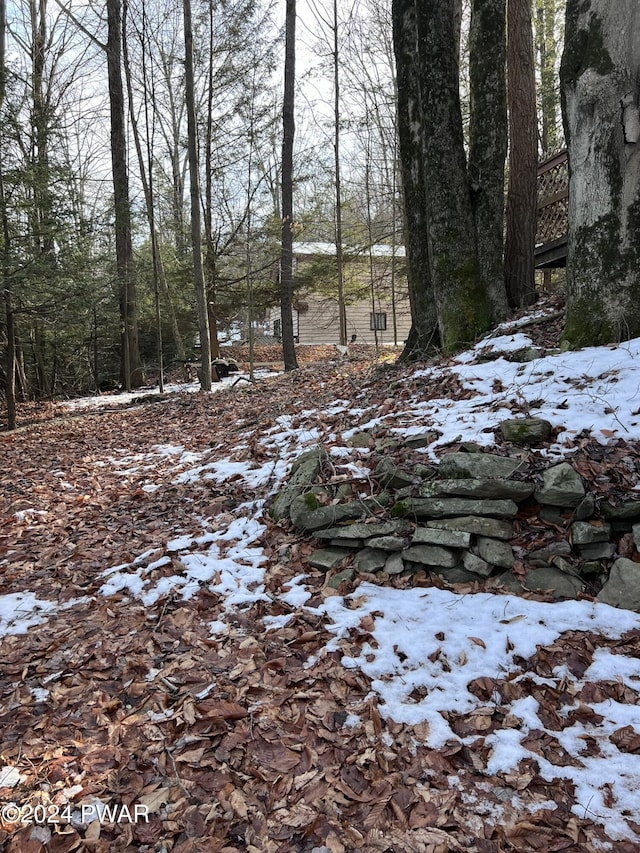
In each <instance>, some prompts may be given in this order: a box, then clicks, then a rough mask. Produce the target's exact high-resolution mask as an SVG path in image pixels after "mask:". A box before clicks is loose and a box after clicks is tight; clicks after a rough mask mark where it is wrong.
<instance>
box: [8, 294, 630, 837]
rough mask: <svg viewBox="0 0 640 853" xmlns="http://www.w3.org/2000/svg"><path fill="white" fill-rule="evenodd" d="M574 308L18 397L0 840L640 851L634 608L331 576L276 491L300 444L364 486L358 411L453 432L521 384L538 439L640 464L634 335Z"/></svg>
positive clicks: (600, 463)
mask: <svg viewBox="0 0 640 853" xmlns="http://www.w3.org/2000/svg"><path fill="white" fill-rule="evenodd" d="M556 308H557V306H554V305H544V306H541V307H540V309H539V310H538V311H537V312H535V313H534V315H533V316H532V318H531V320H533V321H535V322H530V321H527V320H525V321H524V323H525V324H526V325H523V326H521V327H520V328H518V327H517V326H513V327H510V328H505V329H503V330H500V331H499V333H498V334H497V335H495V334H494V336H493V337H492V338H491V339H487V340H486V341H484V342H481V343H480V344H478V346H477V347H476V348H474V349H473V350H470V351H469V352H468V353H465V354H462V356H460V357H458V359H455V360H454V359H446V360H445V359H443V360H442V361H441V362H438V363H430V364H428V365H426V364H423V365H412V366H399V367H396V366H394V365H391V364H389V363H388V362H387V363H381V362H380V360H379V359H375V358H372V357H371V353H370V352H368V351H366V352H365V351H364V350H362V349H360V348H357V349H354V350H352V351H351V352H350V354H349V356H348V357H341V356H338V355H337V354H336V353H335V351H334V350H331V351H327V352H324V353H322V355H324V358H323V360H322V361H315V360H314V361H312V363H309V364H305V365H304V366H302V367H301V369H300V370H299V371H295V372H293V373H290V374H286V375H279V376H270V377H265V378H262V379H259V380H258V381H257V382H255V383H248V382H244V381H241V382H237V383H235V384H233V383H232V382H225V383H224V387H220V386H218V392H217V393H214V394H201V393H190V392H189V389H183V390H181V391H173V392H172V393H168V394H165V395H164V396H162V397H161V396H160V395H157V392H155V393H156V398H155V399H152V398H151V397H147V398H145V399H144V400H142V401H138V402H135V401H134V402H131V401H127V405H117V400H116V398H115V397H114V398H113V399H112V400H110V401H109V402H108V403H107V404H106V406H105V404H104V400H105V399H106V398H102V399H101V400H98V401H95V402H94V403H93V404H92V405H91V407H86V408H84V409H79V408H77V407H76V408H70V407H68V406H63V405H62V404H55V405H53V404H52V405H47V406H42V407H40V408H38V409H36V408H33V407H30V409H29V410H28V411H26V410H24V409H23V411H22V415H23V417H24V419H25V420H24V421H23V424H22V426H21V428H20V429H19V430H18V431H17V432H16V433H13V434H0V449H1V453H2V458H3V465H2V471H1V473H0V490H1V495H0V578H1V583H2V586H1V593H2V594H1V595H0V643H1V652H2V658H1V660H2V664H1V666H0V849H1V850H3V851H7V853H18V851H19V853H36V851H41V850H47V851H57V853H63V852H64V853H66V851H76V850H77V851H85V850H86V851H96V853H101V851H105V853H106V851H158V853H160V851H174V853H196V852H199V851H201V852H202V853H216V851H222V853H231V851H245V850H249V851H254V853H258V851H265V853H289V851H291V852H292V853H293V852H294V851H300V853H312V851H315V853H327V852H328V853H373V852H374V851H382V853H384V851H391V853H396V851H399V853H402V852H403V851H411V853H412V852H413V851H415V853H422V851H426V853H445V851H469V853H474V851H476V853H498V852H499V851H500V853H501V852H502V851H512V850H513V851H537V850H544V851H548V852H549V853H551V851H589V852H590V851H603V850H611V851H616V853H631V851H640V795H639V794H638V791H639V790H640V662H639V658H640V615H638V614H635V613H631V612H630V611H623V610H616V609H614V608H610V607H608V606H607V605H604V604H595V603H594V601H593V598H592V597H590V596H588V595H587V596H584V599H583V600H581V601H571V602H555V603H552V599H551V598H550V597H546V596H544V595H538V594H537V595H531V596H529V597H527V598H517V597H515V596H511V595H506V594H504V593H501V592H500V591H498V590H497V589H492V588H491V587H490V585H489V586H486V585H485V586H483V587H480V585H466V586H457V587H456V586H454V587H447V586H445V585H444V584H443V583H436V582H435V581H434V580H433V579H432V578H430V577H429V576H427V575H426V574H424V573H423V574H422V575H420V576H413V577H411V578H408V577H405V576H404V575H403V576H399V577H397V578H392V579H388V580H387V582H386V584H382V583H381V582H380V580H379V579H377V578H376V577H375V576H367V577H366V578H359V579H356V581H355V582H353V583H351V584H347V585H346V586H345V585H343V586H341V587H340V588H339V589H334V588H332V587H330V586H329V585H327V578H326V577H325V575H324V574H323V573H321V572H319V571H317V570H315V569H311V568H309V566H308V564H307V562H306V559H305V558H306V557H307V556H308V555H309V553H310V552H311V551H312V550H314V547H315V546H314V544H313V541H312V540H311V538H310V537H305V536H303V535H301V534H299V533H297V532H295V531H294V530H292V529H291V528H289V527H288V526H287V524H285V523H283V524H275V523H274V522H273V521H271V520H270V519H269V517H268V514H267V513H266V511H265V506H266V505H268V501H269V499H270V498H271V497H272V496H273V494H274V493H275V491H277V489H278V488H279V487H281V485H282V484H283V483H284V482H286V478H287V473H288V471H289V468H290V465H291V462H292V461H293V459H295V457H296V456H297V455H298V454H299V453H301V452H303V451H304V450H306V449H308V448H310V447H314V446H317V445H318V444H321V445H322V446H323V447H325V448H326V449H327V451H328V452H329V455H330V458H331V460H332V465H333V478H334V481H335V482H342V483H345V484H346V483H350V484H351V485H352V488H353V489H354V490H355V491H359V492H361V491H363V490H364V491H367V490H368V492H369V493H372V491H374V490H375V483H374V482H373V480H372V477H371V472H372V470H373V468H374V467H375V460H376V455H375V450H374V449H373V448H366V447H365V448H356V447H353V446H352V443H351V440H350V439H351V438H352V437H353V435H354V434H355V433H357V432H359V431H362V430H366V429H372V428H375V429H376V434H379V435H383V434H385V432H386V433H387V434H389V435H391V434H397V435H400V436H401V435H411V434H415V433H416V432H424V431H425V430H428V429H429V430H431V429H432V430H434V432H435V433H436V434H437V435H438V439H437V440H436V441H434V443H433V445H432V446H431V447H428V448H425V450H424V453H425V455H426V456H428V457H429V458H431V459H434V460H435V459H437V457H438V455H439V454H440V453H442V452H443V451H444V450H446V449H456V448H457V447H459V446H460V445H461V443H462V442H467V441H472V440H474V441H477V442H478V443H480V444H482V445H483V446H486V447H490V446H492V445H494V444H498V445H499V444H500V441H501V439H500V435H499V430H498V429H497V426H498V424H499V422H500V420H501V419H502V418H504V417H508V416H509V414H510V413H513V412H514V411H515V412H517V413H519V414H522V413H523V412H527V413H533V414H536V415H540V416H542V417H546V418H548V419H549V420H551V422H552V423H553V424H554V428H555V429H554V437H553V440H552V444H550V445H548V446H547V447H545V448H542V449H539V450H536V451H531V452H530V453H529V456H530V459H529V461H530V462H531V464H532V466H533V467H534V468H535V467H536V466H538V469H539V467H540V465H542V464H543V463H544V464H546V463H548V462H549V460H552V461H553V460H557V459H559V458H562V457H563V456H574V457H575V458H576V459H577V460H578V463H577V464H579V466H580V471H581V473H583V476H585V477H587V478H590V477H591V478H593V481H594V482H596V481H600V480H601V481H602V483H603V484H604V485H602V489H603V490H605V491H603V494H602V496H603V498H606V497H609V496H613V498H615V497H616V496H619V495H623V494H624V495H628V493H633V492H634V491H635V490H637V488H638V479H640V456H639V453H638V448H639V447H640V417H639V416H638V414H639V409H640V390H639V389H640V358H639V355H640V341H635V342H629V343H627V344H625V345H622V346H620V347H609V348H602V349H600V350H585V351H583V352H581V353H564V354H562V353H559V352H557V351H555V350H554V349H553V347H555V346H556V345H557V343H558V337H559V331H560V325H561V318H560V317H559V315H558V314H557V312H556ZM529 346H530V347H533V348H534V349H536V358H535V359H534V360H533V361H531V362H529V363H528V364H525V365H522V364H515V363H513V362H512V361H509V360H508V358H505V357H504V356H505V355H507V356H508V354H509V352H512V351H513V350H515V349H517V348H518V347H520V348H521V347H529ZM491 353H492V355H491ZM264 356H265V357H264V358H261V359H260V360H261V361H264V362H271V361H274V360H275V359H270V358H267V357H266V356H267V354H264ZM232 379H233V377H232ZM234 382H235V380H234ZM190 390H191V391H193V388H191V389H190ZM27 421H28V423H27ZM611 472H615V475H614V474H612V473H611ZM605 475H606V476H605ZM605 481H606V484H605ZM606 490H608V492H607V491H606ZM539 523H540V522H539V521H538V520H537V519H535V518H531V517H528V518H523V519H520V520H519V522H518V524H519V528H518V529H519V530H520V531H521V532H522V535H523V536H533V535H534V532H535V531H536V530H539V528H538V527H537V525H539ZM536 535H537V534H536ZM423 635H424V638H426V639H428V640H429V643H430V644H431V645H427V646H423V645H422V644H421V642H422V641H421V638H422V637H423ZM426 639H425V642H426ZM423 648H424V649H425V651H424V652H423V651H422V650H423ZM415 649H420V655H421V657H420V659H419V660H416V659H415V658H414V657H412V655H413V653H414V650H415ZM429 649H430V650H431V651H430V652H429ZM422 655H424V656H422ZM418 675H419V676H420V677H418ZM429 679H431V680H429ZM427 694H430V696H431V699H432V701H431V704H429V702H427V698H428V697H427ZM433 697H435V699H433ZM434 702H436V704H435V705H434V704H433V703H434ZM425 709H427V710H425Z"/></svg>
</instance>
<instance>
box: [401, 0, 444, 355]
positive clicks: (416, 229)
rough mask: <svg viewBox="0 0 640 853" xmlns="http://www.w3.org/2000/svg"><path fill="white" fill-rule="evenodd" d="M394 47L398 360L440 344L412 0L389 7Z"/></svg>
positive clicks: (432, 350) (414, 15) (432, 348)
mask: <svg viewBox="0 0 640 853" xmlns="http://www.w3.org/2000/svg"><path fill="white" fill-rule="evenodd" d="M393 45H394V53H395V58H396V91H397V101H398V107H397V109H398V146H399V150H400V171H401V176H402V196H403V202H404V204H403V208H404V242H405V250H406V254H407V279H408V285H409V302H410V305H411V331H410V332H409V337H408V338H407V341H406V343H405V347H404V350H403V353H402V355H401V359H402V360H403V361H409V360H414V359H420V358H424V357H425V356H427V355H433V353H434V351H435V349H436V348H437V347H438V346H439V343H440V332H439V330H438V318H437V316H436V306H435V301H434V296H433V287H432V286H431V273H430V271H429V252H428V246H427V240H426V233H427V195H426V188H425V176H424V162H423V147H422V146H423V136H422V133H421V128H422V104H421V103H420V88H419V80H418V74H417V63H416V56H417V53H418V30H417V19H416V8H415V0H396V2H394V4H393Z"/></svg>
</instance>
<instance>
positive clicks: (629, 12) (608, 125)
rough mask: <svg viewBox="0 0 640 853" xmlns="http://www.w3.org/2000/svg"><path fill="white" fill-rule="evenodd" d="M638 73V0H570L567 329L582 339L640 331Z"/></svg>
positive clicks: (565, 71) (565, 81) (573, 339)
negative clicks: (611, 0)
mask: <svg viewBox="0 0 640 853" xmlns="http://www.w3.org/2000/svg"><path fill="white" fill-rule="evenodd" d="M639 80H640V5H639V4H638V0H616V2H615V3H611V2H610V0H590V2H588V0H587V2H585V0H579V2H578V0H567V16H566V32H565V49H564V55H563V58H562V68H561V81H562V97H563V115H564V121H565V134H566V137H567V142H568V153H569V170H570V182H569V245H568V259H567V284H568V299H567V301H568V311H567V325H566V330H565V336H566V338H567V340H568V341H569V342H570V343H571V344H573V345H574V346H582V345H586V344H603V343H608V342H610V341H618V340H626V339H628V338H631V337H634V336H637V335H640V112H639V100H640V89H639V87H638V81H639Z"/></svg>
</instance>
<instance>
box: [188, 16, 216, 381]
mask: <svg viewBox="0 0 640 853" xmlns="http://www.w3.org/2000/svg"><path fill="white" fill-rule="evenodd" d="M183 10H184V49H185V100H186V104H187V137H188V139H187V145H188V153H189V190H190V194H191V250H192V255H193V282H194V288H195V294H196V303H197V307H198V331H199V333H200V362H201V367H200V388H201V390H202V391H211V345H210V337H209V312H208V310H207V296H206V292H205V284H204V270H203V267H202V233H201V217H200V169H199V164H198V136H197V134H198V128H197V125H196V104H195V84H194V78H193V29H192V24H191V0H183Z"/></svg>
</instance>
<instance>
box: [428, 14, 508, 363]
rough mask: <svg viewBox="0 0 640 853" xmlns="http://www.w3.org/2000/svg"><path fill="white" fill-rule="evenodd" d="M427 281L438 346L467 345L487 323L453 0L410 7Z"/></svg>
mask: <svg viewBox="0 0 640 853" xmlns="http://www.w3.org/2000/svg"><path fill="white" fill-rule="evenodd" d="M416 9H417V22H418V51H419V74H420V90H421V102H422V114H423V132H424V169H425V179H426V185H427V216H428V225H427V238H428V252H429V265H430V272H431V282H432V285H433V290H434V294H435V300H436V307H437V312H438V324H439V328H440V338H441V342H442V347H443V349H444V350H445V351H447V352H450V351H452V350H454V349H456V348H458V347H460V346H463V345H465V344H468V343H471V342H472V341H473V340H475V338H476V337H477V335H478V334H479V333H480V332H482V331H485V330H486V329H487V328H488V327H489V325H490V321H491V306H490V304H489V300H488V298H487V294H486V292H485V290H484V287H483V285H482V282H481V280H480V276H479V270H478V261H477V253H476V237H475V224H474V216H473V209H472V205H471V195H470V189H469V182H468V177H467V164H466V158H465V151H464V138H463V131H462V114H461V109H460V96H459V74H458V56H457V53H456V37H455V32H454V10H453V0H421V2H420V3H419V4H417V6H416Z"/></svg>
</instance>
